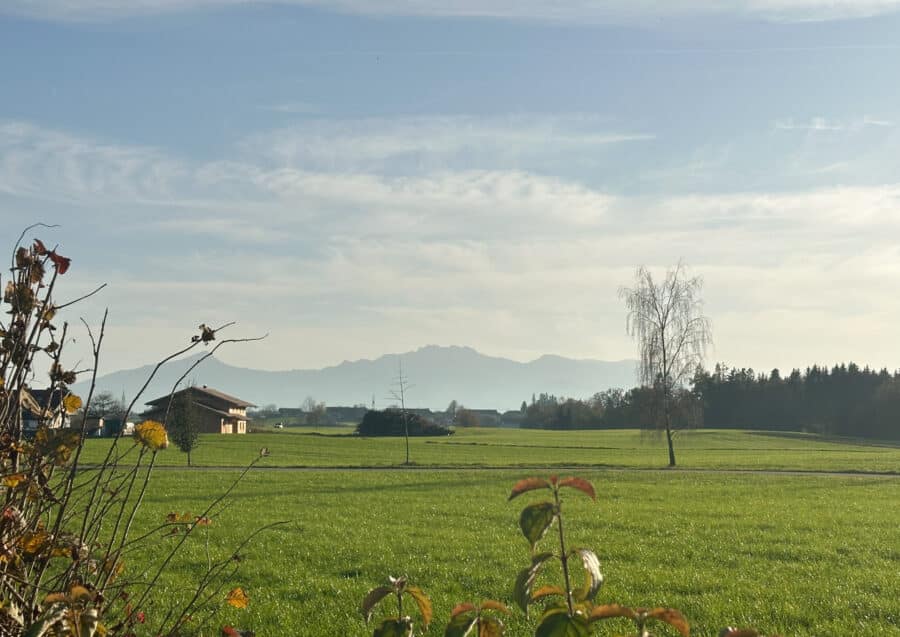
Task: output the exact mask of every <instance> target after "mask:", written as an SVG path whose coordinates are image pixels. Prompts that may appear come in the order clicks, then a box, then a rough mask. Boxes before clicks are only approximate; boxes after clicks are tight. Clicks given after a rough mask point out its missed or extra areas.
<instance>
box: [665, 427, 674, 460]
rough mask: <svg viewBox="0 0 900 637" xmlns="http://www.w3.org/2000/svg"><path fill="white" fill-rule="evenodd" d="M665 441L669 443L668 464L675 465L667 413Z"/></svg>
mask: <svg viewBox="0 0 900 637" xmlns="http://www.w3.org/2000/svg"><path fill="white" fill-rule="evenodd" d="M666 442H668V443H669V466H670V467H674V466H675V447H673V446H672V428H671V427H670V426H669V418H668V414H667V415H666Z"/></svg>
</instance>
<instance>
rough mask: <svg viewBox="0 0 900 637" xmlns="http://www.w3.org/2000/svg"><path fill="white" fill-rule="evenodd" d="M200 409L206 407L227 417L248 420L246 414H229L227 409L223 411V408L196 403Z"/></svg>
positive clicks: (207, 409)
mask: <svg viewBox="0 0 900 637" xmlns="http://www.w3.org/2000/svg"><path fill="white" fill-rule="evenodd" d="M194 404H195V405H196V406H197V407H199V408H200V409H205V410H206V411H211V412H212V413H214V414H218V415H219V416H223V417H225V418H233V419H235V420H248V418H247V417H246V416H239V415H238V414H229V413H228V412H227V411H222V410H221V409H216V408H215V407H210V406H209V405H204V404H203V403H194Z"/></svg>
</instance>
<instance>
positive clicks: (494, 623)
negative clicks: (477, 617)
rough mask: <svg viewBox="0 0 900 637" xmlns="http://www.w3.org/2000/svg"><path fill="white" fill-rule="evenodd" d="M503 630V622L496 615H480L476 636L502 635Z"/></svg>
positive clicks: (493, 636) (496, 636) (498, 636)
mask: <svg viewBox="0 0 900 637" xmlns="http://www.w3.org/2000/svg"><path fill="white" fill-rule="evenodd" d="M505 630H506V629H505V627H504V626H503V622H502V621H500V620H499V619H497V618H496V617H482V618H481V625H480V626H479V627H478V637H503V633H504V632H505Z"/></svg>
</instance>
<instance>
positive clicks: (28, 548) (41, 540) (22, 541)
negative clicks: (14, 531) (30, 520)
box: [19, 530, 50, 555]
mask: <svg viewBox="0 0 900 637" xmlns="http://www.w3.org/2000/svg"><path fill="white" fill-rule="evenodd" d="M49 541H50V534H49V533H47V532H46V531H41V530H38V531H29V532H27V533H25V534H23V535H22V537H20V538H19V547H20V548H21V549H22V550H23V551H24V552H25V553H27V554H29V555H36V554H37V553H40V552H41V551H42V550H43V549H44V547H45V546H46V545H47V542H49Z"/></svg>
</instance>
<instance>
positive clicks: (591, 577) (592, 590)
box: [571, 549, 603, 600]
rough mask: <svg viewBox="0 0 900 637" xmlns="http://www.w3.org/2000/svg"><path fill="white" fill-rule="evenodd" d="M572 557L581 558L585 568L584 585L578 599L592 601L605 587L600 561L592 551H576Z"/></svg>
mask: <svg viewBox="0 0 900 637" xmlns="http://www.w3.org/2000/svg"><path fill="white" fill-rule="evenodd" d="M571 554H572V555H577V556H578V557H580V558H581V563H582V565H583V566H584V585H583V586H582V587H581V590H579V591H578V594H577V595H576V597H577V598H578V599H579V600H592V599H594V597H595V596H596V595H597V591H599V590H600V587H601V586H602V585H603V574H602V573H601V572H600V559H599V558H598V557H597V555H596V554H595V553H594V552H593V551H591V550H590V549H574V550H572V551H571Z"/></svg>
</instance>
